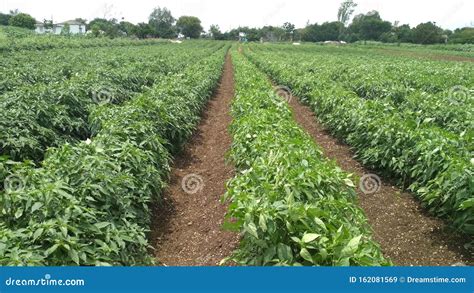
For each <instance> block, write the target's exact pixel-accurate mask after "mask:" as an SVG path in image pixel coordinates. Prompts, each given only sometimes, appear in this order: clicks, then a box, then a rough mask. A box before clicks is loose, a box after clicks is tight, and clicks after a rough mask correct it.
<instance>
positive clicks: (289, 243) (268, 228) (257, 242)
mask: <svg viewBox="0 0 474 293" xmlns="http://www.w3.org/2000/svg"><path fill="white" fill-rule="evenodd" d="M233 59H234V67H235V86H236V95H235V100H234V102H233V105H232V116H233V123H232V125H231V128H230V130H231V133H232V136H233V144H232V149H231V152H230V157H231V159H232V161H233V162H234V164H235V166H236V167H237V169H238V171H239V172H238V175H237V176H236V177H235V178H234V179H232V180H231V181H230V182H229V183H228V191H227V193H226V195H225V196H224V198H225V199H228V200H230V201H231V204H230V206H229V211H228V214H227V216H226V223H225V226H226V227H228V228H230V229H234V230H236V231H240V232H241V235H242V239H241V243H240V247H239V248H238V250H237V251H236V252H235V253H234V255H233V256H232V257H230V259H231V260H233V261H235V262H237V263H239V264H244V265H293V266H296V265H327V266H344V265H364V266H378V265H389V264H390V262H389V261H388V260H386V259H385V258H384V257H383V256H382V253H381V251H380V248H379V246H378V245H377V244H376V243H375V242H374V241H373V240H372V236H371V229H370V227H369V226H368V224H367V219H366V217H365V215H364V213H363V212H362V210H361V209H360V208H359V207H358V206H357V200H356V194H355V191H354V184H353V182H352V180H351V178H350V176H349V175H348V174H346V173H344V172H342V171H341V169H340V168H339V167H337V166H336V165H335V163H334V162H332V161H329V160H327V159H326V158H324V156H323V155H322V151H321V150H320V148H319V147H317V146H316V145H315V144H314V142H313V141H312V139H311V137H310V136H309V135H308V134H306V133H305V132H304V131H303V130H302V129H301V128H300V127H298V125H297V123H296V122H295V121H294V119H293V117H292V113H291V111H290V110H289V108H288V106H287V104H286V102H285V101H284V100H283V99H281V98H280V97H278V96H276V94H275V93H274V92H273V90H272V86H271V84H270V83H269V81H268V80H267V78H266V76H265V75H264V74H263V73H261V72H260V71H259V70H258V69H257V68H256V67H255V66H254V65H252V64H250V62H248V61H247V60H245V58H244V57H242V56H240V54H234V58H233Z"/></svg>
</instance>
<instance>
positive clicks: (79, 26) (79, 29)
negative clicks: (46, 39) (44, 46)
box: [35, 20, 86, 35]
mask: <svg viewBox="0 0 474 293" xmlns="http://www.w3.org/2000/svg"><path fill="white" fill-rule="evenodd" d="M67 25H69V32H70V33H71V34H74V35H76V34H85V33H86V25H85V24H84V23H82V22H79V21H77V20H68V21H65V22H60V23H56V24H53V27H52V28H45V25H44V23H42V22H37V23H36V29H35V31H36V32H37V33H38V34H45V33H52V34H55V35H59V34H60V33H61V32H62V30H63V28H64V27H65V26H67Z"/></svg>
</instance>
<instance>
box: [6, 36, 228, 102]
mask: <svg viewBox="0 0 474 293" xmlns="http://www.w3.org/2000/svg"><path fill="white" fill-rule="evenodd" d="M223 45H224V43H223V42H222V43H219V42H215V43H213V42H200V41H189V42H185V43H183V44H172V43H157V44H155V45H153V46H151V45H150V46H111V47H99V48H94V47H85V48H69V49H51V50H46V51H19V52H12V53H9V54H8V55H4V56H0V76H2V79H1V80H0V94H3V93H5V92H7V91H10V90H14V89H18V87H20V86H25V85H33V84H38V83H44V84H52V83H58V82H61V81H65V80H68V79H70V78H72V77H74V76H78V75H82V74H85V73H87V72H90V71H91V70H93V69H95V70H101V71H103V72H107V71H108V70H109V69H115V68H117V67H120V66H123V65H124V64H127V63H128V62H133V61H135V60H139V59H142V58H143V53H144V52H148V53H149V54H150V53H154V54H156V56H155V60H157V61H158V60H160V59H163V58H164V59H165V60H167V59H169V58H170V57H171V56H170V55H173V56H180V55H182V54H183V52H188V53H193V52H194V51H198V52H202V51H203V50H204V51H205V50H210V49H212V48H215V47H222V46H223ZM192 60H194V59H192ZM176 61H177V62H179V60H176ZM185 61H187V60H186V59H184V60H183V61H182V62H181V63H182V65H183V66H184V65H185V64H187V63H185Z"/></svg>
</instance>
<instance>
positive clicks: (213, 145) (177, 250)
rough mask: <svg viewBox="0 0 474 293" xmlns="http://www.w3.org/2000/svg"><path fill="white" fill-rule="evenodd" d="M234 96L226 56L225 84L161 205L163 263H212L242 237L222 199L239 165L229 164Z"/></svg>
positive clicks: (156, 232)
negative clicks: (231, 227)
mask: <svg viewBox="0 0 474 293" xmlns="http://www.w3.org/2000/svg"><path fill="white" fill-rule="evenodd" d="M233 97H234V75H233V67H232V60H231V57H230V55H227V56H226V61H225V66H224V71H223V74H222V77H221V82H220V85H219V88H218V90H217V92H216V94H215V95H214V97H213V98H212V99H211V100H210V102H209V103H208V105H207V108H206V110H205V111H204V113H203V116H202V120H201V122H200V124H199V126H198V128H197V130H196V132H195V134H194V136H193V137H192V138H191V140H190V141H189V143H188V144H187V145H186V146H185V148H184V151H183V152H182V153H181V154H180V155H179V156H178V157H177V158H176V159H175V161H174V166H173V170H172V172H171V182H170V183H169V186H168V188H167V189H166V190H165V192H164V194H163V200H162V202H161V203H160V204H159V205H158V206H157V207H155V211H154V215H155V217H154V219H153V224H152V228H151V229H152V232H151V239H152V241H153V243H154V244H155V248H156V258H157V261H158V263H159V264H162V265H167V266H212V265H218V264H219V262H220V261H221V260H222V259H223V258H225V257H227V256H229V255H230V254H231V253H232V251H233V250H234V249H235V248H236V247H237V245H238V242H239V236H238V234H236V233H233V232H229V231H224V230H223V229H222V228H221V226H222V223H223V220H224V215H225V213H226V211H227V206H226V205H224V204H222V203H221V202H220V198H221V196H222V195H223V194H224V193H225V190H226V188H225V184H226V182H227V180H229V179H230V178H232V177H233V175H234V171H233V167H232V166H230V165H228V164H226V163H225V153H226V152H227V151H228V150H229V149H230V147H231V143H232V140H231V136H230V134H229V133H228V131H227V129H228V126H229V124H230V122H231V120H232V119H231V116H230V105H231V101H232V98H233Z"/></svg>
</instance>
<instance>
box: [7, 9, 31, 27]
mask: <svg viewBox="0 0 474 293" xmlns="http://www.w3.org/2000/svg"><path fill="white" fill-rule="evenodd" d="M8 24H9V25H11V26H17V27H22V28H27V29H35V27H36V20H35V19H34V18H33V17H32V16H31V15H29V14H26V13H18V14H15V15H12V16H11V17H10V19H9V20H8Z"/></svg>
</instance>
